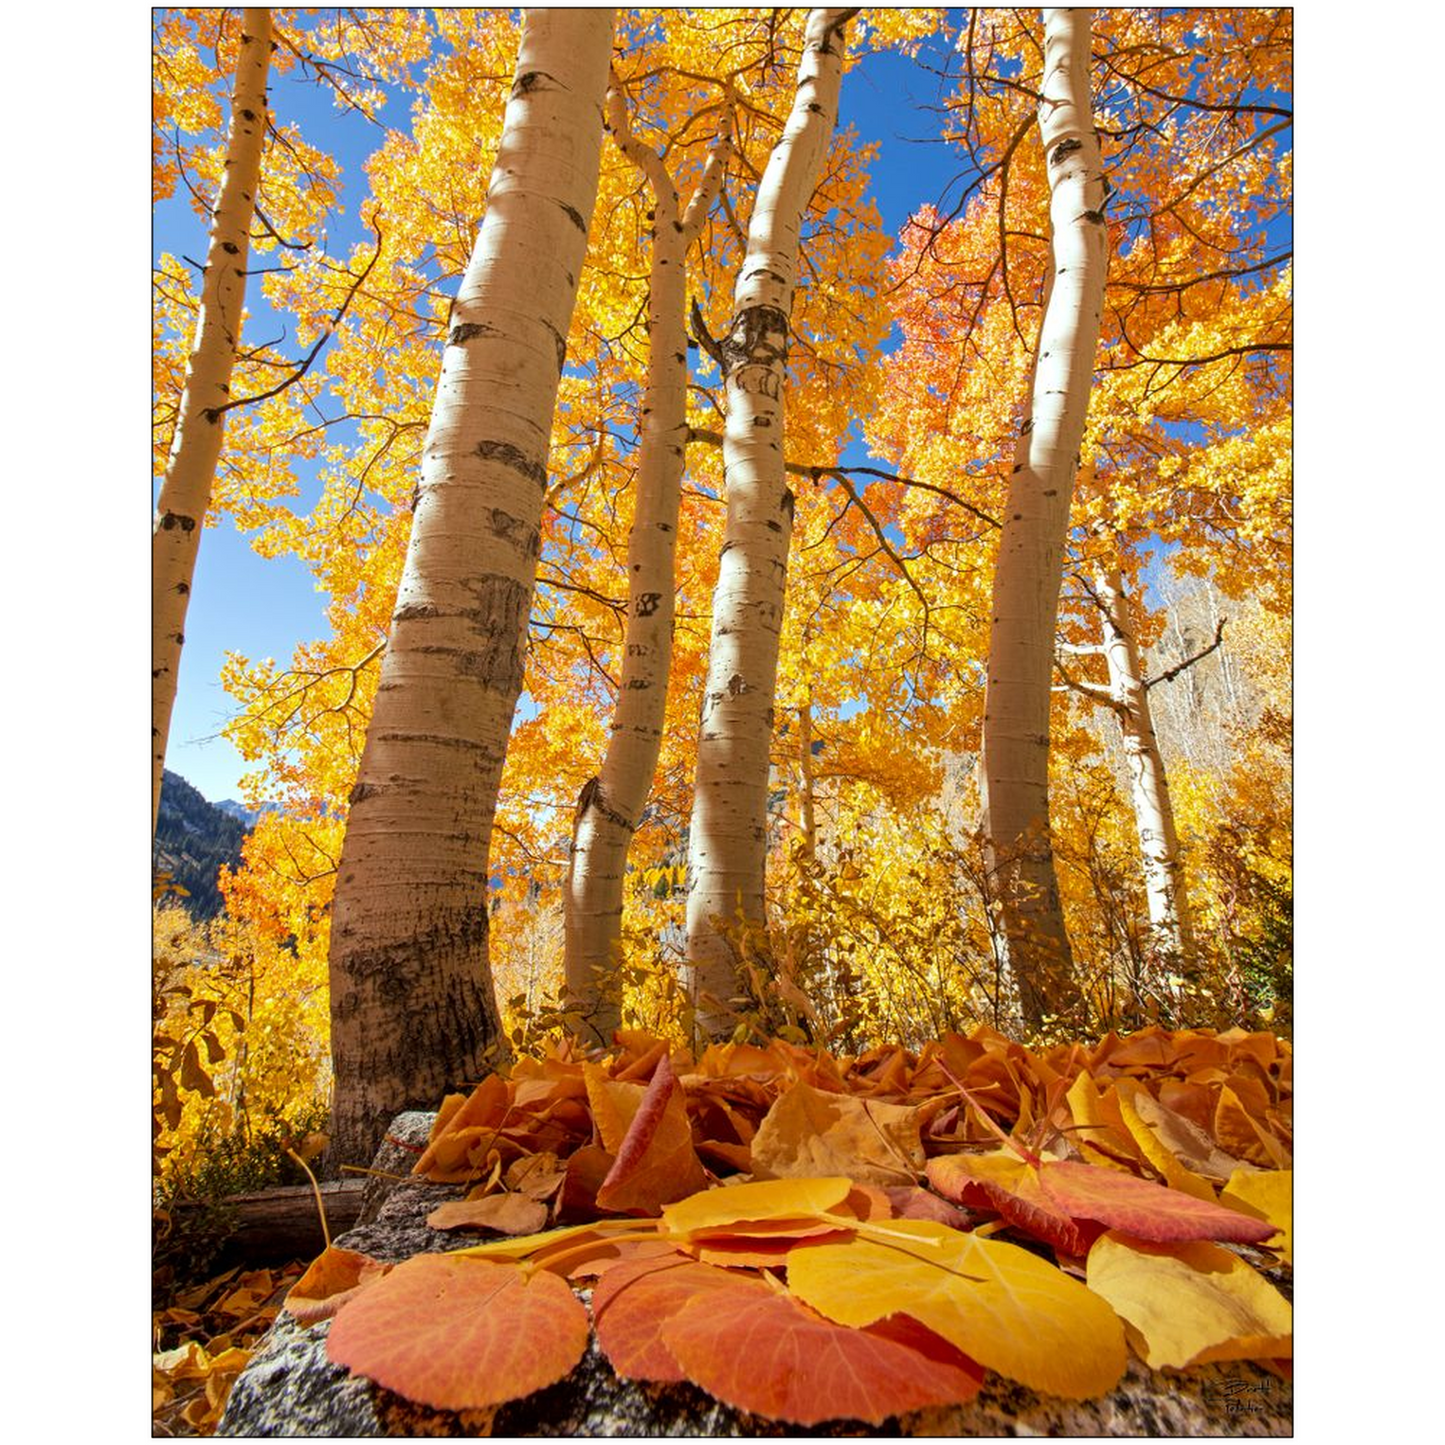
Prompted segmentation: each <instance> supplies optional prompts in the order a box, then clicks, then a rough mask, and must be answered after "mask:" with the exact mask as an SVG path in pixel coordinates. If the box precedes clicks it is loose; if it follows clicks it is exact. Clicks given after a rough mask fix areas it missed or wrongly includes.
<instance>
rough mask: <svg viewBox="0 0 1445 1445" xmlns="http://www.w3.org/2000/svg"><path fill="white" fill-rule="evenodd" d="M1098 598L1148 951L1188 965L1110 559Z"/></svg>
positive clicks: (1167, 832)
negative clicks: (1135, 836) (1145, 907)
mask: <svg viewBox="0 0 1445 1445" xmlns="http://www.w3.org/2000/svg"><path fill="white" fill-rule="evenodd" d="M1095 586H1096V587H1097V589H1098V593H1099V601H1100V602H1101V603H1102V604H1103V616H1104V657H1105V659H1106V660H1107V662H1108V664H1109V692H1110V695H1111V697H1112V699H1113V711H1114V713H1115V715H1116V716H1117V717H1118V719H1119V726H1120V728H1121V729H1122V732H1123V736H1124V759H1125V765H1126V767H1127V768H1128V771H1129V786H1130V791H1131V794H1132V798H1133V803H1134V818H1135V822H1136V824H1137V826H1138V830H1139V852H1140V857H1141V858H1142V860H1143V866H1144V887H1145V892H1146V894H1147V897H1148V903H1149V923H1150V928H1151V930H1152V933H1153V944H1154V950H1153V951H1154V953H1155V954H1156V955H1157V956H1158V957H1159V960H1160V962H1161V964H1162V965H1163V967H1164V969H1165V971H1166V972H1173V971H1175V970H1177V969H1179V968H1180V967H1181V966H1183V967H1187V966H1188V961H1189V958H1190V956H1191V954H1192V953H1193V940H1192V937H1191V930H1190V924H1189V909H1188V899H1187V896H1186V894H1185V888H1184V870H1183V865H1182V863H1181V861H1180V857H1179V839H1178V836H1177V834H1176V833H1175V830H1174V809H1173V807H1172V806H1171V805H1170V802H1169V782H1168V778H1167V777H1166V775H1165V772H1164V759H1163V758H1162V757H1161V756H1160V753H1159V744H1158V743H1157V741H1156V740H1155V737H1154V723H1153V720H1152V718H1151V717H1150V714H1149V689H1148V684H1147V683H1146V681H1145V679H1144V676H1143V672H1142V669H1141V667H1140V662H1139V649H1138V645H1137V643H1136V641H1135V632H1134V624H1133V620H1132V619H1131V617H1130V615H1129V598H1128V596H1127V594H1126V593H1125V590H1124V577H1123V573H1122V572H1121V571H1120V570H1119V566H1118V563H1117V561H1114V560H1112V559H1111V560H1110V561H1109V562H1108V563H1107V564H1105V565H1101V566H1100V567H1099V569H1098V571H1097V573H1096V576H1095Z"/></svg>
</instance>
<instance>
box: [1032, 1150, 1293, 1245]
mask: <svg viewBox="0 0 1445 1445" xmlns="http://www.w3.org/2000/svg"><path fill="white" fill-rule="evenodd" d="M1039 1180H1040V1183H1041V1184H1042V1186H1043V1191H1044V1193H1045V1194H1047V1195H1048V1196H1049V1198H1050V1199H1052V1200H1053V1201H1054V1202H1055V1203H1056V1204H1057V1205H1058V1206H1059V1207H1060V1208H1062V1209H1065V1210H1067V1211H1068V1212H1069V1213H1070V1214H1073V1215H1077V1216H1080V1217H1081V1218H1084V1219H1097V1220H1098V1221H1099V1222H1100V1223H1102V1224H1107V1225H1108V1226H1109V1227H1110V1228H1111V1229H1118V1230H1121V1231H1123V1232H1124V1233H1125V1234H1131V1235H1133V1236H1134V1238H1135V1239H1147V1240H1150V1241H1151V1242H1153V1243H1158V1244H1162V1243H1167V1242H1169V1241H1171V1240H1187V1239H1227V1240H1232V1241H1234V1242H1235V1243H1237V1244H1260V1243H1262V1242H1263V1241H1264V1240H1266V1239H1269V1238H1270V1237H1271V1236H1272V1235H1273V1234H1274V1233H1276V1232H1277V1231H1276V1229H1275V1226H1274V1225H1272V1224H1270V1223H1269V1222H1268V1221H1267V1220H1263V1219H1253V1218H1251V1217H1250V1216H1249V1215H1247V1214H1241V1213H1240V1212H1239V1211H1238V1210H1237V1209H1226V1208H1225V1207H1224V1206H1223V1205H1222V1204H1211V1203H1209V1202H1208V1200H1204V1199H1196V1198H1195V1197H1194V1196H1193V1195H1191V1194H1184V1193H1182V1192H1181V1191H1180V1190H1178V1189H1166V1188H1165V1187H1164V1186H1163V1185H1162V1184H1154V1183H1151V1182H1150V1181H1149V1180H1147V1179H1136V1178H1135V1177H1134V1176H1133V1175H1132V1174H1123V1173H1121V1172H1120V1171H1119V1170H1117V1169H1102V1168H1099V1167H1097V1166H1096V1165H1093V1164H1073V1163H1069V1162H1067V1161H1062V1160H1061V1161H1057V1162H1050V1163H1048V1164H1045V1165H1044V1166H1043V1168H1042V1169H1041V1170H1040V1171H1039Z"/></svg>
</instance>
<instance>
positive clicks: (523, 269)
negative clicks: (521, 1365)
mask: <svg viewBox="0 0 1445 1445" xmlns="http://www.w3.org/2000/svg"><path fill="white" fill-rule="evenodd" d="M612 21H613V12H612V11H611V10H557V9H551V10H547V9H544V10H528V11H525V12H524V21H523V26H522V38H521V47H520V51H519V54H518V57H517V74H516V80H515V82H514V83H513V86H512V92H511V98H510V100H509V101H508V104H507V113H506V120H505V124H504V127H503V131H502V139H501V145H500V149H499V150H498V153H497V159H496V165H495V167H494V169H493V171H492V179H491V185H490V188H489V190H488V193H487V210H486V215H485V218H484V220H483V222H482V228H481V232H480V234H479V235H478V237H477V243H476V247H475V249H474V250H473V252H472V257H471V261H470V263H469V264H468V266H467V271H466V275H465V276H464V277H463V279H462V283H461V288H460V290H459V292H458V294H457V299H456V303H455V306H454V308H453V311H452V316H451V323H450V330H449V332H448V335H447V339H446V346H445V349H444V351H443V353H442V363H441V375H440V378H439V379H438V382H437V393H436V401H435V404H434V406H433V410H432V418H431V426H430V428H429V430H428V433H427V439H426V444H425V447H424V449H423V453H422V470H421V480H420V484H419V486H418V488H417V496H416V504H415V516H414V518H413V521H412V530H411V540H410V543H409V545H408V548H407V556H406V564H405V568H404V570H403V574H402V579H401V587H400V591H399V593H398V595H397V602H396V610H395V612H394V613H393V615H392V623H391V635H390V638H389V640H388V642H387V648H386V653H385V656H384V658H383V660H382V665H381V679H380V683H379V685H378V688H377V695H376V704H375V708H374V710H373V713H372V718H371V724H370V726H369V728H368V729H367V735H366V748H365V751H364V753H363V755H362V760H361V769H360V774H359V777H358V781H357V784H356V787H355V789H354V790H353V792H352V794H351V809H350V813H349V816H348V818H347V826H346V837H345V842H344V844H343V847H342V854H341V865H340V870H339V875H338V878H337V883H336V899H335V903H334V905H333V910H332V929H331V956H330V964H331V1042H332V1055H333V1064H334V1071H335V1080H336V1085H335V1099H334V1104H333V1109H332V1124H331V1133H332V1156H331V1157H332V1162H333V1164H337V1163H342V1162H351V1163H365V1162H367V1161H368V1160H369V1159H370V1157H371V1154H372V1151H373V1149H374V1148H375V1145H376V1142H377V1140H378V1139H379V1137H380V1134H381V1132H382V1130H383V1129H384V1127H385V1125H386V1123H387V1121H388V1120H389V1119H390V1118H391V1116H392V1115H393V1114H394V1113H395V1112H396V1111H397V1110H398V1109H402V1108H407V1107H425V1108H434V1107H435V1106H436V1105H437V1103H438V1102H439V1101H440V1100H441V1098H442V1095H443V1094H444V1093H445V1092H446V1091H447V1089H448V1088H455V1087H457V1086H458V1085H461V1084H463V1083H465V1082H466V1081H469V1080H470V1081H475V1080H476V1079H477V1078H479V1077H480V1076H481V1074H482V1073H483V1072H484V1071H485V1068H486V1062H485V1056H486V1055H487V1053H488V1050H489V1049H491V1048H492V1047H493V1046H494V1045H498V1044H499V1043H500V1027H499V1021H498V1014H497V1008H496V1001H495V998H494V996H493V990H492V980H491V974H490V970H489V967H488V958H487V888H488V852H489V848H490V844H491V835H492V822H493V817H494V815H495V812H496V804H497V793H498V788H499V785H500V781H501V774H502V763H503V760H504V758H505V755H506V749H507V738H508V735H509V732H510V729H511V724H512V714H513V711H514V709H515V707H516V703H517V698H518V695H519V694H520V692H521V687H522V675H523V661H524V658H525V654H526V640H527V619H528V614H529V612H530V610H531V601H532V592H533V587H534V584H535V581H536V567H537V554H538V550H539V539H540V522H541V516H542V501H543V495H544V492H545V488H546V481H547V462H548V452H549V446H550V438H551V427H552V415H553V411H554V409H555V406H556V399H557V386H558V382H559V381H560V379H561V375H562V367H563V364H564V361H565V357H566V338H567V330H568V326H569V324H570V320H571V316H572V309H573V306H574V304H575V301H576V296H577V282H578V277H579V276H580V274H581V270H582V263H583V259H584V257H585V254H586V249H587V229H588V225H589V223H590V219H591V215H592V208H593V205H594V203H595V201H596V196H597V174H598V168H599V164H600V157H601V147H602V100H603V95H604V93H605V90H606V86H607V68H608V63H609V60H610V57H611V46H612Z"/></svg>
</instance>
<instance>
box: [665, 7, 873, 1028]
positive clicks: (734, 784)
mask: <svg viewBox="0 0 1445 1445" xmlns="http://www.w3.org/2000/svg"><path fill="white" fill-rule="evenodd" d="M855 13H856V11H853V10H813V11H811V12H810V13H809V16H808V26H807V38H806V40H805V42H804V50H803V59H802V63H801V64H800V65H799V67H798V87H797V93H796V97H795V99H794V102H793V110H792V114H791V115H790V116H789V117H788V123H787V126H786V127H785V129H784V132H783V137H782V139H781V140H780V141H779V142H778V144H777V146H776V147H775V148H774V150H773V154H772V156H771V158H770V159H769V161H768V166H767V170H766V171H765V172H764V174H763V178H762V181H761V183H760V185H759V187H758V196H757V202H756V204H755V206H754V208H753V214H752V221H751V223H750V225H749V228H748V245H747V255H746V256H745V258H744V260H743V263H742V267H741V269H740V270H739V272H738V279H737V285H736V286H735V288H734V291H733V315H732V321H731V324H730V326H729V328H728V334H727V336H726V337H725V338H724V339H723V341H722V344H721V366H722V371H723V381H724V398H725V403H726V407H727V426H726V428H725V431H724V435H723V467H724V476H725V479H726V486H727V525H726V531H725V533H724V539H723V546H722V562H721V568H720V571H719V574H718V581H717V590H716V591H715V592H714V594H713V620H712V640H711V645H710V650H709V654H708V675H707V682H706V686H705V691H704V694H703V703H702V720H701V727H700V729H699V734H698V748H697V775H696V791H695V794H694V800H693V813H692V827H691V831H690V834H689V841H688V896H687V970H686V972H687V984H688V989H689V992H690V994H691V996H692V998H693V1000H694V1003H695V1006H696V1010H697V1022H698V1026H699V1028H700V1029H701V1030H702V1031H703V1032H704V1033H712V1034H717V1033H722V1032H726V1030H727V1029H728V1028H729V1027H730V1023H731V1010H730V1008H729V1004H728V1000H729V999H730V998H732V996H733V995H734V993H735V991H736V990H735V971H734V959H733V952H732V949H731V947H730V946H729V943H728V940H727V938H726V937H725V936H724V934H723V933H722V932H720V931H719V927H718V925H719V924H721V925H722V926H723V927H724V928H727V927H729V926H730V925H734V924H736V922H737V921H738V920H739V918H741V920H742V921H743V922H744V924H745V925H746V926H748V927H751V928H755V929H761V928H762V927H764V926H765V918H764V908H763V869H764V864H765V859H766V856H767V807H768V763H769V746H770V743H771V740H772V732H773V695H774V690H775V688H776V684H777V668H778V637H779V632H780V629H781V626H782V617H783V596H784V582H785V578H786V574H787V565H788V543H789V540H790V538H791V535H792V523H793V496H792V493H791V492H790V491H789V490H788V487H787V484H786V481H785V474H784V466H783V386H784V382H785V378H786V373H787V362H788V324H789V323H788V316H789V312H790V310H791V308H792V300H793V287H794V285H795V282H796V276H797V268H798V242H799V235H800V232H801V230H802V223H803V213H804V211H805V210H806V208H807V205H808V201H809V199H810V198H811V197H812V194H813V191H814V189H815V188H816V186H817V184H818V179H819V175H820V173H821V167H822V162H823V157H824V155H825V153H826V151H827V146H828V140H829V137H830V136H831V134H832V131H833V126H834V124H835V123H836V120H837V115H838V92H839V88H840V85H841V81H842V71H843V52H844V47H845V44H846V41H845V38H844V34H843V31H844V26H845V25H846V24H847V21H848V20H849V19H850V18H851V17H852V16H853V15H854V14H855Z"/></svg>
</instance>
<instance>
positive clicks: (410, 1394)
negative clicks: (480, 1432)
mask: <svg viewBox="0 0 1445 1445" xmlns="http://www.w3.org/2000/svg"><path fill="white" fill-rule="evenodd" d="M588 1334H589V1328H588V1322H587V1311H586V1309H585V1308H583V1305H582V1302H581V1301H580V1300H579V1299H578V1298H577V1296H576V1295H574V1294H573V1293H572V1290H571V1288H570V1287H569V1286H568V1285H567V1284H566V1282H565V1281H564V1280H562V1279H560V1278H559V1277H558V1276H557V1275H555V1274H551V1273H549V1272H548V1271H546V1270H537V1271H535V1272H532V1273H528V1272H527V1271H525V1270H523V1269H522V1268H520V1267H519V1266H517V1265H514V1264H506V1263H495V1262H493V1261H491V1260H485V1259H470V1258H466V1257H463V1256H458V1255H455V1254H419V1255H415V1256H413V1257H412V1258H411V1259H409V1260H407V1261H406V1262H405V1263H404V1264H400V1265H398V1266H397V1267H396V1268H395V1269H394V1270H393V1271H392V1272H391V1273H390V1274H389V1275H387V1277H386V1278H385V1279H384V1280H381V1281H380V1282H379V1283H378V1284H376V1285H373V1286H372V1287H371V1288H370V1289H368V1290H367V1291H366V1292H365V1293H363V1294H361V1295H358V1296H357V1297H356V1298H355V1299H353V1300H351V1301H349V1302H348V1303H347V1305H346V1306H345V1307H344V1308H343V1309H342V1310H341V1311H340V1313H338V1314H337V1316H336V1319H335V1321H334V1322H333V1323H332V1326H331V1333H330V1335H329V1336H328V1337H327V1341H326V1353H327V1355H328V1356H329V1358H330V1359H331V1360H332V1361H333V1363H335V1364H338V1365H345V1366H346V1367H347V1369H349V1370H350V1371H351V1372H352V1374H355V1375H365V1376H366V1377H367V1378H368V1379H372V1380H375V1381H376V1383H377V1384H379V1385H382V1386H384V1387H385V1388H386V1389H388V1390H394V1391H396V1393H397V1394H399V1395H405V1396H406V1398H407V1399H409V1400H414V1401H415V1402H416V1403H417V1404H420V1405H430V1406H431V1407H432V1408H433V1409H436V1410H477V1409H481V1408H483V1407H485V1406H487V1405H499V1404H502V1403H504V1402H505V1401H507V1400H517V1399H520V1398H521V1397H522V1396H524V1395H530V1394H531V1393H532V1392H533V1391H534V1390H540V1389H542V1388H543V1387H544V1386H547V1385H550V1384H553V1383H554V1382H555V1381H557V1380H560V1379H562V1378H563V1377H564V1376H565V1375H567V1374H568V1373H570V1371H571V1370H572V1368H573V1366H575V1365H576V1364H577V1362H578V1361H579V1360H580V1359H581V1358H582V1355H583V1352H584V1351H585V1350H586V1348H587V1339H588Z"/></svg>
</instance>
